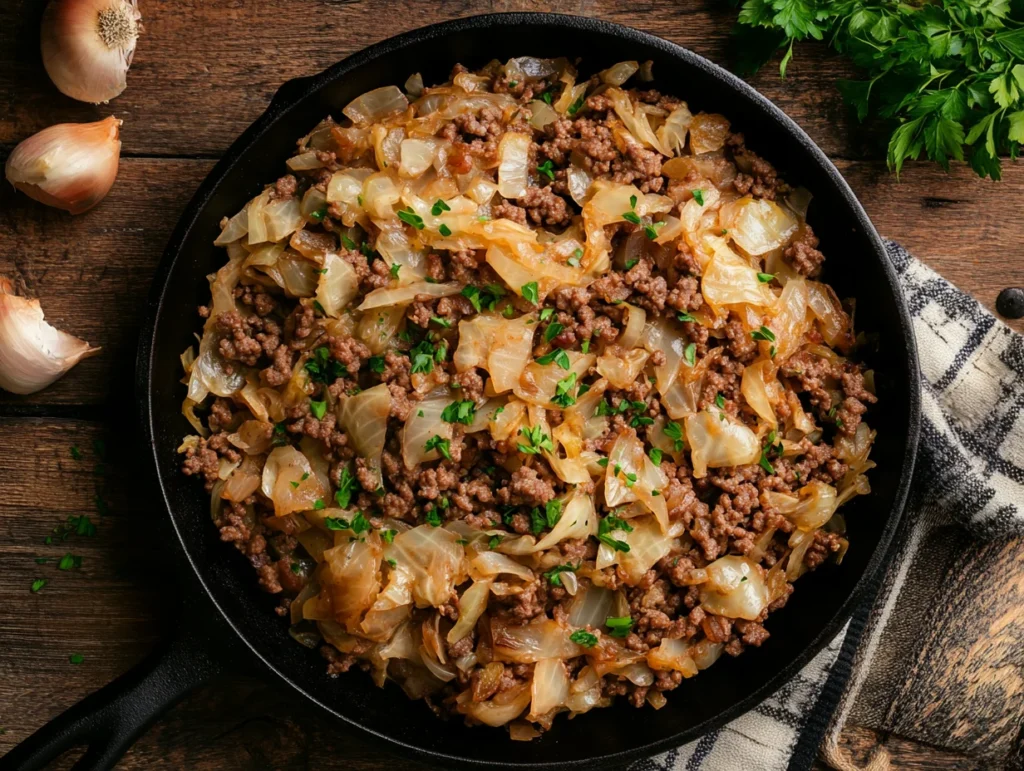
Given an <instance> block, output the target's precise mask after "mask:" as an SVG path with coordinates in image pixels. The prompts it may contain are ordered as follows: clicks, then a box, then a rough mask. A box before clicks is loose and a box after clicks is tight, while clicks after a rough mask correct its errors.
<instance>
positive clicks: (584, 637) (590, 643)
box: [569, 629, 597, 648]
mask: <svg viewBox="0 0 1024 771" xmlns="http://www.w3.org/2000/svg"><path fill="white" fill-rule="evenodd" d="M569 639H570V640H571V641H572V642H574V643H576V644H577V645H582V646H583V647H584V648H593V647H594V646H595V645H597V637H596V636H595V635H592V634H591V633H590V632H588V631H587V630H586V629H577V630H576V631H575V632H573V633H572V634H571V635H569Z"/></svg>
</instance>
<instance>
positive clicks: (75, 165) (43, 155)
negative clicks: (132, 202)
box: [5, 116, 121, 214]
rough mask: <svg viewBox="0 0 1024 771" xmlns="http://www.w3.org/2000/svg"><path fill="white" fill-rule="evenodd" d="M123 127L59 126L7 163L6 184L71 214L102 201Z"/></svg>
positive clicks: (116, 123) (111, 122)
mask: <svg viewBox="0 0 1024 771" xmlns="http://www.w3.org/2000/svg"><path fill="white" fill-rule="evenodd" d="M120 126H121V121H120V120H118V119H117V118H115V117H114V116H110V117H109V118H105V119H104V120H101V121H98V122H96V123H60V124H58V125H56V126H50V127H49V128H45V129H43V130H42V131H40V132H39V133H38V134H33V135H32V136H30V137H29V138H28V139H26V140H25V141H23V142H22V143H21V144H19V145H18V146H17V147H15V148H14V152H12V153H11V155H10V157H9V158H8V159H7V167H6V170H5V171H6V174H7V179H8V181H10V183H11V184H12V185H14V186H15V187H16V188H18V190H20V191H21V192H23V193H24V194H25V195H27V196H28V197H29V198H34V199H35V200H37V201H39V202H40V203H45V204H46V205H47V206H55V207H57V208H58V209H64V210H66V211H69V212H71V213H72V214H81V213H82V212H84V211H87V210H89V209H91V208H92V207H93V206H95V205H96V204H98V203H99V202H100V201H102V200H103V199H104V198H105V197H106V195H107V193H109V192H110V188H111V187H112V186H113V184H114V178H115V177H116V176H117V166H118V162H119V160H120V156H121V140H120V139H119V136H120V133H121V129H120Z"/></svg>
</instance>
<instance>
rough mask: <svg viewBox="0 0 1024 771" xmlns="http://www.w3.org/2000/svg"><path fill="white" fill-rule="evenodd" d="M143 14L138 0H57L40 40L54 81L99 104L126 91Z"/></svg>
mask: <svg viewBox="0 0 1024 771" xmlns="http://www.w3.org/2000/svg"><path fill="white" fill-rule="evenodd" d="M141 19H142V14H140V13H139V9H138V6H137V5H136V0H51V2H50V4H49V5H48V6H47V7H46V11H44V13H43V23H42V30H41V34H40V43H41V46H42V53H43V66H44V67H46V72H47V73H48V74H49V76H50V79H51V80H52V81H53V83H54V85H55V86H57V88H58V89H60V90H61V92H62V93H64V94H67V95H68V96H70V97H71V98H72V99H78V100H80V101H83V102H92V103H93V104H99V103H100V102H107V101H109V100H111V99H113V98H114V97H115V96H117V95H118V94H120V93H121V92H122V91H124V89H125V85H126V81H125V76H126V75H127V73H128V67H129V66H130V65H131V63H132V56H133V55H134V54H135V43H136V41H137V40H138V38H139V32H140V31H141V29H142V25H141V24H140V23H139V22H140V20H141Z"/></svg>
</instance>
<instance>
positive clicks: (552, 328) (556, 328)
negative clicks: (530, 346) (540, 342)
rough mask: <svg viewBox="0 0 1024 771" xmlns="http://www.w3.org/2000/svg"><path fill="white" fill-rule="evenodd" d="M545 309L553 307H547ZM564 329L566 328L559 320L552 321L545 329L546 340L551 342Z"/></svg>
mask: <svg viewBox="0 0 1024 771" xmlns="http://www.w3.org/2000/svg"><path fill="white" fill-rule="evenodd" d="M544 310H551V309H550V308H545V309H544ZM563 329H565V327H564V326H563V325H561V324H559V323H558V322H557V321H553V322H551V323H550V324H548V328H547V329H545V330H544V340H545V341H546V342H548V343H550V342H551V341H552V340H554V339H555V338H556V337H558V335H559V333H561V331H562V330H563Z"/></svg>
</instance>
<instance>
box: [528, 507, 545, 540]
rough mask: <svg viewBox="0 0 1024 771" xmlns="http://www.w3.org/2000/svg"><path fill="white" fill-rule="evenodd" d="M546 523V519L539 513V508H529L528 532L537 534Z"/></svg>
mask: <svg viewBox="0 0 1024 771" xmlns="http://www.w3.org/2000/svg"><path fill="white" fill-rule="evenodd" d="M546 524H547V520H546V519H545V518H544V515H543V514H542V513H541V510H540V509H537V508H534V509H531V510H530V532H531V533H533V534H534V535H539V534H540V532H541V531H542V530H543V529H544V526H545V525H546Z"/></svg>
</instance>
